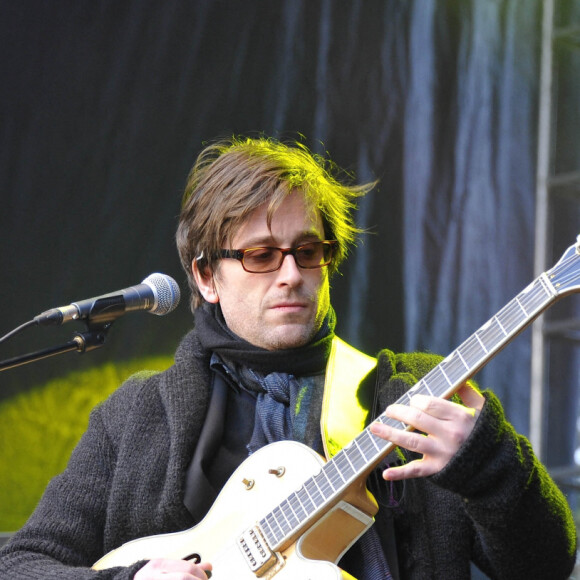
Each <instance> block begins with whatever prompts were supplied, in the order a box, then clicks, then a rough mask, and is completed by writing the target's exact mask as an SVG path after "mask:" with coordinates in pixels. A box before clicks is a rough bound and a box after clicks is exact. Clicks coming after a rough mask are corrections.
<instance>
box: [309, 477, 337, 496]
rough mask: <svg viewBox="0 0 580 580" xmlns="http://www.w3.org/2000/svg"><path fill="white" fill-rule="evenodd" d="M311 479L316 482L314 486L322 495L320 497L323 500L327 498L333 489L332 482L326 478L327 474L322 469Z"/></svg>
mask: <svg viewBox="0 0 580 580" xmlns="http://www.w3.org/2000/svg"><path fill="white" fill-rule="evenodd" d="M312 479H313V480H314V483H316V486H317V487H318V489H319V490H320V495H322V497H323V498H324V499H325V500H326V499H328V498H329V497H330V495H331V494H332V492H333V491H334V490H333V489H332V483H331V482H330V480H329V479H328V476H327V475H326V473H325V472H324V470H322V471H320V472H319V473H317V474H316V475H315V476H314V477H313V478H312ZM329 489H330V491H329Z"/></svg>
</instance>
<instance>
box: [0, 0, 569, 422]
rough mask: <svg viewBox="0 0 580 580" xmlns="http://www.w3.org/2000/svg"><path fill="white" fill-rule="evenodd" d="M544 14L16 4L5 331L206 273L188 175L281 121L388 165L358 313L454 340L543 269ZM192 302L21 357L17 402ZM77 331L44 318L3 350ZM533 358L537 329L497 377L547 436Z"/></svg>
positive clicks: (391, 333) (5, 206)
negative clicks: (195, 270)
mask: <svg viewBox="0 0 580 580" xmlns="http://www.w3.org/2000/svg"><path fill="white" fill-rule="evenodd" d="M541 16H542V3H541V1H540V0H462V1H454V0H415V1H410V0H370V1H369V0H365V1H363V0H359V1H356V0H350V1H346V0H338V1H336V0H335V1H333V0H314V1H313V0H285V1H282V0H280V1H277V2H272V1H271V0H260V1H251V2H248V1H246V0H237V1H236V0H234V1H232V0H228V1H225V0H224V1H219V0H213V1H210V0H196V1H191V2H190V1H185V0H182V1H176V0H165V1H161V0H157V1H154V0H109V1H107V0H92V1H90V2H89V1H84V0H81V1H78V0H53V1H50V2H46V1H40V0H28V1H27V2H11V1H8V0H3V1H1V2H0V38H1V39H2V41H1V42H2V45H3V50H2V53H1V54H0V67H1V69H0V70H1V77H2V79H3V82H2V83H1V84H0V111H1V112H2V130H1V133H0V187H1V189H0V192H1V193H0V194H1V201H2V203H1V209H0V231H1V232H2V237H1V240H2V252H1V254H0V261H1V262H0V265H1V271H2V273H3V282H2V286H1V288H2V300H1V301H0V313H1V316H0V321H1V328H0V334H2V333H4V332H7V331H8V330H10V329H12V328H14V327H15V326H17V325H18V324H20V323H22V322H25V321H26V320H28V319H30V318H32V317H33V316H34V315H36V314H38V313H39V312H41V311H43V310H45V309H48V308H50V307H53V306H57V305H62V304H67V303H69V302H71V301H73V300H77V299H81V298H87V297H90V296H95V295H98V294H101V293H104V292H108V291H112V290H115V289H118V288H123V287H125V286H129V285H132V284H135V283H138V282H140V281H141V280H142V279H143V278H145V277H146V276H147V275H148V274H150V273H151V272H154V271H161V272H165V273H167V274H169V275H171V276H173V277H175V278H176V279H177V280H178V282H179V283H180V285H181V287H182V290H183V291H184V292H185V291H186V284H185V276H184V274H183V273H181V271H180V267H179V264H178V260H177V256H176V251H175V247H174V242H173V234H174V230H175V226H176V216H177V214H178V212H179V202H180V196H181V192H182V189H183V186H184V183H185V179H186V176H187V173H188V170H189V168H190V166H191V164H192V163H193V160H194V158H195V156H196V155H197V153H198V152H199V151H200V149H201V148H202V146H203V144H204V142H207V141H208V140H212V139H214V138H217V137H220V136H228V135H231V134H234V133H236V134H237V133H251V134H256V133H259V132H263V133H265V134H268V135H274V136H276V137H279V138H300V139H303V141H304V142H306V143H307V144H308V145H309V146H310V147H311V148H312V149H314V150H315V151H317V152H328V154H329V155H330V157H331V158H333V159H334V161H336V162H337V163H338V164H339V165H341V166H343V167H345V168H346V169H347V170H349V171H352V172H354V173H355V174H356V175H357V178H358V180H359V181H363V182H364V181H371V180H374V179H378V180H379V185H378V187H377V188H376V190H375V191H373V192H372V193H371V194H369V195H368V196H367V197H366V198H365V199H364V200H362V201H361V204H360V210H359V213H358V221H359V224H360V225H361V226H362V227H364V228H367V229H368V230H369V233H368V234H367V235H365V236H364V238H363V240H362V241H361V243H360V244H359V246H358V247H357V249H356V250H354V251H353V252H352V254H351V256H350V259H349V261H348V262H347V264H346V265H345V267H344V268H343V271H342V274H341V275H339V276H337V277H336V278H335V279H334V281H333V293H334V294H333V297H334V304H335V308H336V310H337V312H338V316H339V325H338V332H339V333H340V334H341V335H342V336H343V337H344V338H345V339H347V340H349V341H350V342H352V343H353V344H355V345H356V346H358V347H360V348H362V349H364V350H366V351H368V352H370V353H374V352H376V351H377V350H378V349H379V348H382V347H385V346H387V347H389V348H391V349H393V350H402V349H407V350H408V349H427V350H431V351H435V352H440V353H442V354H446V353H448V352H450V351H451V350H453V349H454V348H455V347H456V346H457V345H458V344H459V343H460V342H462V341H463V340H464V339H465V338H467V337H468V336H469V335H470V334H471V333H473V332H474V331H475V330H476V329H477V328H478V327H479V326H480V325H481V324H483V323H484V322H485V321H486V320H488V319H489V318H490V317H491V316H492V315H493V314H495V312H496V311H498V310H499V309H500V308H501V307H502V306H503V305H504V304H505V303H506V302H507V301H509V300H510V299H511V298H513V296H515V295H516V294H517V293H518V292H519V291H520V290H521V289H522V288H523V287H524V286H526V285H527V284H528V283H529V282H530V281H531V280H532V278H533V274H534V273H533V241H534V231H533V228H534V187H535V163H536V131H537V128H536V119H537V112H538V111H537V94H538V75H539V56H540V44H539V38H540V29H541ZM576 138H577V137H576ZM571 241H572V240H570V241H568V240H565V241H563V242H562V243H563V244H565V245H568V243H571ZM563 247H564V246H563ZM562 249H563V248H562ZM187 303H188V300H187V299H185V300H183V301H182V304H181V305H180V307H179V308H178V310H177V311H176V312H174V313H172V314H170V315H169V316H167V317H164V318H159V319H153V318H152V317H150V316H147V315H144V314H139V315H138V314H133V315H130V316H127V317H125V318H123V319H121V320H119V321H118V322H117V323H115V325H114V327H113V328H112V330H111V331H110V333H109V337H108V340H107V344H106V345H105V347H104V348H102V349H100V350H98V351H95V352H93V353H90V354H86V355H83V356H77V355H72V354H67V355H65V356H62V357H57V358H55V359H52V360H47V361H43V362H41V363H35V364H33V365H28V366H26V367H21V368H19V369H14V370H11V371H6V372H4V373H0V397H3V398H4V397H9V396H11V395H13V394H14V393H16V392H18V391H21V390H26V389H28V388H30V387H31V386H33V385H35V384H39V383H42V382H44V381H45V380H47V379H48V378H50V377H53V376H56V375H60V374H63V373H66V372H68V371H70V370H74V369H79V368H86V367H88V366H90V365H95V364H99V363H101V362H103V361H105V360H121V359H127V358H132V357H136V356H142V355H145V354H153V353H170V352H172V351H173V349H174V348H175V345H176V343H177V341H178V340H179V338H180V336H182V335H183V334H184V333H185V332H186V331H187V329H188V328H190V327H191V324H192V319H191V314H190V312H189V310H188V305H187ZM74 330H75V329H72V328H67V327H63V328H55V329H34V330H28V331H27V332H26V333H25V334H24V335H22V336H20V337H19V338H18V339H15V340H13V341H11V342H10V343H8V344H5V345H2V347H1V349H0V353H1V354H0V358H2V359H5V358H8V357H9V356H15V355H16V354H19V353H21V352H25V351H30V350H34V349H36V348H43V347H45V346H47V345H48V344H51V345H52V344H55V343H58V342H59V341H60V342H62V341H66V340H69V339H70V335H71V334H72V332H73V331H74ZM529 367H530V341H529V334H527V333H526V334H524V335H523V336H521V337H519V338H518V339H517V340H516V341H515V342H514V343H513V344H511V345H510V346H508V349H507V350H506V351H504V352H503V353H502V354H500V355H499V356H498V357H497V358H496V359H494V360H493V361H492V362H491V363H490V364H489V365H488V366H487V367H486V368H485V369H484V370H483V371H482V373H481V374H480V375H478V377H477V378H478V380H479V381H480V383H481V384H482V385H483V386H491V387H492V388H493V389H494V390H495V391H496V392H497V393H498V395H499V396H500V397H501V399H502V401H503V402H504V405H505V407H506V411H507V413H508V416H509V417H510V419H511V420H512V421H513V423H514V424H515V426H516V428H518V429H519V430H520V431H523V432H527V430H528V407H529V380H530V370H529Z"/></svg>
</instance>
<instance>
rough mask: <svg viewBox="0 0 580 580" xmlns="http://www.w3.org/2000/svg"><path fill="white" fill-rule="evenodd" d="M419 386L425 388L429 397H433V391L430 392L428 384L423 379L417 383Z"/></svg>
mask: <svg viewBox="0 0 580 580" xmlns="http://www.w3.org/2000/svg"><path fill="white" fill-rule="evenodd" d="M419 384H420V385H423V386H424V387H425V389H426V390H427V392H428V393H429V394H430V395H431V396H433V397H434V396H435V394H434V393H433V391H432V390H431V388H430V387H429V384H428V383H427V381H426V380H425V378H422V379H421V380H420V381H419Z"/></svg>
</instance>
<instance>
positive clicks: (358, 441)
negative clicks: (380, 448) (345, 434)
mask: <svg viewBox="0 0 580 580" xmlns="http://www.w3.org/2000/svg"><path fill="white" fill-rule="evenodd" d="M363 435H366V431H363ZM366 441H367V438H365V437H361V436H360V435H359V436H358V437H357V438H356V439H355V440H354V444H355V445H356V447H357V449H358V450H359V451H360V453H361V455H362V457H363V458H364V459H365V461H368V460H369V459H370V458H369V457H367V454H366V453H365V449H363V447H362V446H361V444H364V443H365V442H366ZM368 447H369V446H368V443H367V445H366V450H368Z"/></svg>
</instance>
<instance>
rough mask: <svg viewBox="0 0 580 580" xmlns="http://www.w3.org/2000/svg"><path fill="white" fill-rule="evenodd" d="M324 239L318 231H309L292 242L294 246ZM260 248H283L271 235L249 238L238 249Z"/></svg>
mask: <svg viewBox="0 0 580 580" xmlns="http://www.w3.org/2000/svg"><path fill="white" fill-rule="evenodd" d="M322 239H323V238H321V237H320V233H319V232H318V231H316V230H314V229H313V230H308V231H305V232H302V233H300V234H299V235H297V236H295V237H294V241H293V242H292V246H295V245H296V244H300V243H303V242H311V241H322ZM258 247H273V248H275V247H281V246H280V245H279V244H277V243H276V241H275V240H274V238H273V237H272V236H271V235H267V236H256V237H255V238H249V239H248V240H247V241H246V242H243V244H239V245H238V248H258Z"/></svg>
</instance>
